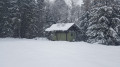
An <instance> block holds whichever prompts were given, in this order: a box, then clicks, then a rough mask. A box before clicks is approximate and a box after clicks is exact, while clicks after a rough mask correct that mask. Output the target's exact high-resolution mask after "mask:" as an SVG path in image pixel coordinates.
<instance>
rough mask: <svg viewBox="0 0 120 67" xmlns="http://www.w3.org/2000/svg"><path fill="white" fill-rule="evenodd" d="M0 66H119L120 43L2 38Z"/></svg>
mask: <svg viewBox="0 0 120 67" xmlns="http://www.w3.org/2000/svg"><path fill="white" fill-rule="evenodd" d="M0 67H120V46H105V45H99V44H88V43H84V42H65V41H48V40H46V39H38V40H35V39H32V40H30V39H11V38H6V39H0Z"/></svg>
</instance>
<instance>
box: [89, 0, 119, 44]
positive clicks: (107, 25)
mask: <svg viewBox="0 0 120 67" xmlns="http://www.w3.org/2000/svg"><path fill="white" fill-rule="evenodd" d="M114 5H115V3H114V0H97V2H96V0H94V1H93V6H92V9H91V11H90V20H89V27H88V30H87V35H88V36H89V40H88V42H93V43H94V42H99V43H102V44H106V45H116V44H118V42H117V39H118V38H117V37H118V34H117V32H116V30H115V28H116V23H119V18H118V17H117V15H116V14H115V13H114V9H113V6H114ZM116 21H117V22H116Z"/></svg>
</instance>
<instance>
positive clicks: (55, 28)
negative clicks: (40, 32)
mask: <svg viewBox="0 0 120 67" xmlns="http://www.w3.org/2000/svg"><path fill="white" fill-rule="evenodd" d="M78 30H79V27H78V26H77V25H75V24H74V23H57V24H53V25H52V26H51V27H49V28H47V29H46V30H45V31H46V32H47V33H49V34H48V39H50V40H53V41H75V40H76V37H77V32H78Z"/></svg>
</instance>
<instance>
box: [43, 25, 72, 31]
mask: <svg viewBox="0 0 120 67" xmlns="http://www.w3.org/2000/svg"><path fill="white" fill-rule="evenodd" d="M73 25H74V23H57V24H53V25H52V26H51V27H50V28H47V29H46V30H45V31H67V30H68V29H69V28H70V27H71V26H73Z"/></svg>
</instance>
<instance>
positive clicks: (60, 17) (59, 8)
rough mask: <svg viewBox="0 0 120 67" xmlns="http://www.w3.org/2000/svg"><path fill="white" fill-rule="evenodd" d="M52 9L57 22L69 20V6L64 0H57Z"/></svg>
mask: <svg viewBox="0 0 120 67" xmlns="http://www.w3.org/2000/svg"><path fill="white" fill-rule="evenodd" d="M52 10H53V11H52V12H53V17H54V21H55V23H57V22H58V23H61V22H62V23H67V22H68V16H69V8H68V5H67V4H66V2H65V1H64V0H55V2H54V4H53V9H52Z"/></svg>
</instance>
